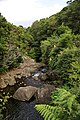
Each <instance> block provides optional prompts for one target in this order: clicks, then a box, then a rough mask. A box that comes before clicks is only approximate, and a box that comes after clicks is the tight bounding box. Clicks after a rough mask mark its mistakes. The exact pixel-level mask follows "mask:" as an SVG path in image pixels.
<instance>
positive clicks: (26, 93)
mask: <svg viewBox="0 0 80 120" xmlns="http://www.w3.org/2000/svg"><path fill="white" fill-rule="evenodd" d="M37 90H38V88H36V87H33V86H27V87H20V88H19V89H17V91H16V92H15V93H14V95H13V98H14V99H17V100H21V101H29V100H30V99H31V98H32V96H34V94H35V93H36V92H37Z"/></svg>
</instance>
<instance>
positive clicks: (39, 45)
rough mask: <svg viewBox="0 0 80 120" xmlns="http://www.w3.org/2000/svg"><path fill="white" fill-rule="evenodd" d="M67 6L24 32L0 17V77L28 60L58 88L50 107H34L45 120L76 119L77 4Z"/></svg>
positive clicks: (79, 68) (79, 100)
mask: <svg viewBox="0 0 80 120" xmlns="http://www.w3.org/2000/svg"><path fill="white" fill-rule="evenodd" d="M68 3H69V4H68V6H67V7H65V8H63V9H62V10H61V11H60V12H59V13H57V14H55V15H52V16H50V17H49V18H45V19H41V20H39V21H38V20H37V21H35V22H34V23H33V24H32V26H31V27H29V28H27V29H26V28H23V27H22V26H19V27H16V26H14V25H13V24H10V23H9V22H7V21H6V19H5V18H4V17H3V16H2V15H1V14H0V73H2V72H6V71H8V70H9V69H11V68H13V67H17V66H18V65H19V64H20V63H21V62H22V61H23V56H30V57H31V58H34V59H35V60H36V61H40V62H43V63H45V64H46V65H47V66H48V68H49V69H50V70H51V71H52V73H53V74H54V75H56V76H58V77H56V79H55V78H53V77H51V79H50V80H51V81H52V83H54V84H55V85H56V86H57V87H61V88H59V89H57V90H56V91H55V92H54V93H53V94H52V103H51V105H39V106H36V109H37V110H38V111H40V113H41V115H43V117H44V119H45V120H49V118H50V120H53V119H54V120H61V119H63V118H64V120H79V119H80V0H74V1H73V2H68ZM60 83H62V84H61V86H60ZM46 114H47V116H46Z"/></svg>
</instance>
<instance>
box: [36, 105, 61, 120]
mask: <svg viewBox="0 0 80 120" xmlns="http://www.w3.org/2000/svg"><path fill="white" fill-rule="evenodd" d="M35 108H36V110H37V111H38V112H40V114H41V116H43V118H44V120H59V117H58V116H59V115H60V111H62V108H61V107H58V106H57V107H56V106H50V105H46V104H40V105H36V106H35Z"/></svg>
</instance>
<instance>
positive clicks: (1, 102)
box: [0, 95, 9, 120]
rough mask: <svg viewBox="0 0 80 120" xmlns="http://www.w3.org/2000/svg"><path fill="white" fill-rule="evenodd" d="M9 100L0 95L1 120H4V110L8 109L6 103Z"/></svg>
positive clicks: (7, 97)
mask: <svg viewBox="0 0 80 120" xmlns="http://www.w3.org/2000/svg"><path fill="white" fill-rule="evenodd" d="M8 99H9V96H1V95H0V120H3V117H4V116H3V114H2V112H3V110H4V109H6V103H7V101H8Z"/></svg>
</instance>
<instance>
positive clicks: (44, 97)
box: [36, 84, 55, 104]
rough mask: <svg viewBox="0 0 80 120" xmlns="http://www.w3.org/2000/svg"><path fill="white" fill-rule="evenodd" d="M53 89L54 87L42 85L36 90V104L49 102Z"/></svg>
mask: <svg viewBox="0 0 80 120" xmlns="http://www.w3.org/2000/svg"><path fill="white" fill-rule="evenodd" d="M54 89H55V87H54V85H50V84H44V85H43V87H42V88H39V89H38V92H37V93H36V99H37V102H38V103H45V104H47V103H49V102H50V100H51V97H50V96H51V92H52V91H53V90H54Z"/></svg>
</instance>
